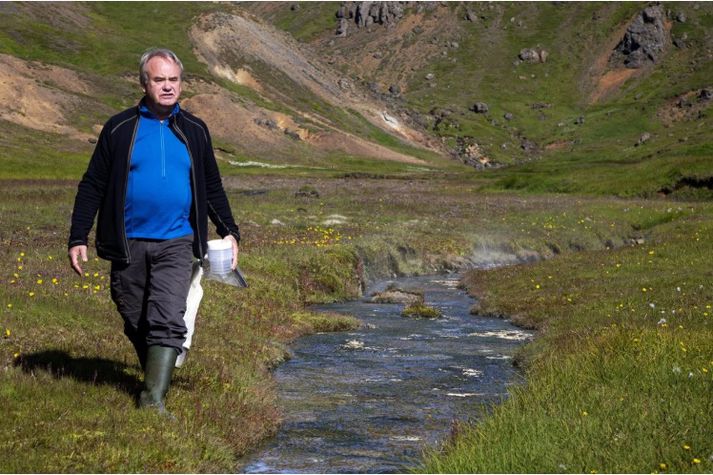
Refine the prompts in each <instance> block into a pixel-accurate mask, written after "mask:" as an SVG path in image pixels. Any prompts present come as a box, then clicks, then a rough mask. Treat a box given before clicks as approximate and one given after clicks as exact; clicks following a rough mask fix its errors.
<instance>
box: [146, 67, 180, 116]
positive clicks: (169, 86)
mask: <svg viewBox="0 0 713 475" xmlns="http://www.w3.org/2000/svg"><path fill="white" fill-rule="evenodd" d="M144 68H145V71H146V73H147V75H148V80H147V82H146V85H145V86H144V92H145V93H146V99H147V101H148V106H149V108H151V109H154V112H159V115H165V114H168V113H170V112H171V110H172V109H173V106H174V105H176V102H178V97H179V96H180V95H181V68H180V67H179V66H178V65H177V64H176V63H174V62H173V61H171V60H170V59H166V58H163V57H161V56H154V57H153V58H151V59H150V60H149V61H148V62H147V63H146V65H145V66H144Z"/></svg>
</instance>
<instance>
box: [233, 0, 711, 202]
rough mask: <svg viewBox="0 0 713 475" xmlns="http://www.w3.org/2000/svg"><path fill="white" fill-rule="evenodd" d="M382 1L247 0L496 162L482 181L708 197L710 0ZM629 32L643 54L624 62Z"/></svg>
mask: <svg viewBox="0 0 713 475" xmlns="http://www.w3.org/2000/svg"><path fill="white" fill-rule="evenodd" d="M382 5H385V6H382V7H378V6H377V7H375V6H373V5H372V6H371V10H369V11H365V12H362V11H361V10H360V8H364V7H366V8H369V6H368V4H367V3H366V2H346V3H345V6H344V8H343V9H342V13H339V8H338V7H337V5H336V4H333V3H331V4H330V3H320V4H312V3H310V4H299V5H298V8H295V7H294V5H292V4H289V3H283V4H269V3H268V4H263V3H257V4H253V5H250V6H249V7H246V8H247V9H249V10H250V11H251V12H254V13H255V14H258V15H261V16H262V17H263V18H265V19H267V20H268V21H270V22H272V23H274V24H276V25H279V26H281V27H282V28H283V29H285V30H286V31H288V32H290V33H291V34H292V35H294V36H295V37H297V38H300V39H301V41H303V42H304V43H306V44H308V45H309V46H310V47H311V48H313V49H314V50H315V51H318V52H319V53H320V54H321V55H322V56H323V57H325V58H326V59H327V61H328V62H329V63H332V64H333V65H334V67H335V68H337V69H339V70H340V71H342V72H343V73H344V74H345V75H347V76H348V77H350V79H352V80H353V81H354V82H356V83H361V84H364V85H365V86H366V87H368V88H370V90H372V91H373V94H374V96H375V97H381V98H384V99H385V100H388V101H390V102H391V103H393V104H395V105H397V106H398V107H401V108H403V109H406V110H409V111H412V112H411V113H410V115H411V116H412V117H414V120H416V122H417V123H420V124H422V125H423V126H424V127H425V128H426V129H427V130H429V131H430V133H432V134H433V135H435V136H436V137H439V138H441V140H442V141H443V142H444V143H445V145H446V147H447V148H448V150H449V151H450V153H451V154H452V155H453V156H455V157H457V158H458V159H460V160H462V161H463V162H466V163H469V164H471V165H474V166H476V167H478V168H488V167H498V166H503V165H508V167H507V169H503V170H499V171H496V172H494V173H488V174H484V175H483V176H486V177H488V178H491V179H492V180H493V181H494V183H492V184H491V185H490V186H492V187H496V188H522V189H529V190H533V191H546V190H549V191H564V192H568V191H589V192H595V193H608V192H613V193H617V194H623V195H637V194H642V195H646V196H653V195H655V194H657V193H661V194H670V193H671V192H674V193H676V194H679V195H686V194H688V195H691V194H693V195H696V196H710V192H709V185H702V184H705V183H709V182H710V171H709V166H708V164H709V163H710V162H709V160H710V159H711V156H712V154H713V150H712V149H711V146H710V143H711V132H710V130H711V127H710V123H709V122H710V118H709V117H708V116H709V114H710V107H711V104H713V102H711V100H710V95H711V83H710V77H711V74H712V73H713V61H711V59H713V34H712V31H713V30H712V29H711V27H712V26H713V7H712V6H711V4H709V3H706V2H699V3H688V2H672V3H663V4H646V3H603V4H602V3H585V2H572V3H570V2H547V3H544V2H542V3H540V2H538V3H437V2H434V3H426V4H418V3H408V2H384V3H383V4H382ZM649 5H651V7H650V8H651V9H652V11H653V12H654V13H653V15H654V16H655V18H651V21H650V22H647V21H645V20H643V12H644V10H645V9H646V7H647V6H649ZM379 8H381V10H379ZM337 16H342V19H337ZM639 17H642V18H641V19H639V20H637V18H639ZM642 20H643V21H642ZM637 21H639V22H640V23H641V24H642V25H643V26H638V27H637V24H636V22H637ZM316 25H321V26H322V29H316ZM632 25H633V27H632ZM647 25H652V26H656V27H657V28H658V29H659V30H660V34H661V37H660V38H655V37H654V38H652V34H651V33H650V32H647V31H645V29H646V28H647ZM637 28H638V31H637ZM629 31H633V32H634V36H632V35H631V34H630V33H628V32H629ZM636 33H639V34H638V36H636ZM627 37H628V40H627ZM632 37H633V38H635V39H634V40H633V41H634V43H635V46H638V45H637V44H636V41H641V42H642V46H641V48H639V51H638V53H641V52H642V51H646V54H647V55H649V56H646V55H644V56H646V57H645V58H644V59H643V60H640V61H638V62H636V64H635V62H632V61H629V63H628V64H624V63H625V61H626V55H623V54H622V53H621V50H622V47H621V46H620V45H622V44H627V41H628V42H629V43H631V42H632V40H631V38H632ZM646 41H648V42H649V44H647V43H646ZM657 42H658V43H659V44H657ZM647 48H648V49H647ZM617 49H618V50H619V52H617ZM631 49H634V48H631ZM649 49H650V50H651V51H649ZM542 52H544V55H542V56H540V55H539V54H540V53H542ZM649 53H650V54H649ZM635 56H636V54H633V55H632V58H633V57H635ZM652 58H653V59H652ZM634 66H636V67H634ZM523 164H524V165H523ZM511 165H514V166H511ZM593 173H594V175H592V174H593ZM593 177H596V178H597V180H596V181H594V182H593V181H592V178H593ZM622 177H625V178H622ZM692 184H693V186H694V187H695V186H696V184H700V185H699V186H700V187H702V188H703V189H704V191H701V189H697V190H692V189H691V188H692V186H691V185H692Z"/></svg>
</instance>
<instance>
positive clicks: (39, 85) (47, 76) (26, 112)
mask: <svg viewBox="0 0 713 475" xmlns="http://www.w3.org/2000/svg"><path fill="white" fill-rule="evenodd" d="M90 92H91V88H90V86H89V85H88V84H87V83H86V82H85V81H84V80H82V79H81V78H80V77H79V75H78V74H77V73H76V72H74V71H71V70H69V69H64V68H60V67H57V66H49V65H45V64H42V63H38V62H34V61H33V62H27V61H23V60H21V59H17V58H15V57H13V56H9V55H4V54H0V118H1V119H4V120H7V121H10V122H13V123H16V124H19V125H22V126H23V127H28V128H30V129H35V130H41V131H44V132H53V133H59V134H64V135H70V136H72V137H75V138H79V139H84V140H86V139H88V138H90V137H91V135H88V134H85V133H82V132H79V131H78V130H76V129H74V128H72V127H70V126H69V125H68V124H69V121H68V117H70V116H71V114H73V113H76V111H77V110H79V109H81V107H82V104H83V102H84V99H83V98H82V97H80V95H85V94H89V93H90Z"/></svg>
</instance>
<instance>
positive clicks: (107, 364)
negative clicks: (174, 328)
mask: <svg viewBox="0 0 713 475" xmlns="http://www.w3.org/2000/svg"><path fill="white" fill-rule="evenodd" d="M15 366H19V367H20V368H22V371H24V372H25V373H33V372H35V371H46V372H48V373H50V374H51V375H52V376H53V377H55V378H56V379H62V378H72V379H75V380H77V381H81V382H85V383H90V384H106V385H110V386H114V387H116V388H117V389H120V390H122V391H125V392H127V393H129V394H135V393H136V391H137V389H138V388H139V387H140V384H141V381H140V380H139V379H138V378H137V377H136V376H133V375H131V374H128V372H127V371H126V369H127V368H129V366H128V365H126V364H124V363H118V362H116V361H111V360H107V359H104V358H74V357H72V356H70V355H69V354H68V353H67V352H66V351H59V350H48V351H41V352H38V353H32V354H28V355H22V356H20V357H19V358H18V359H17V360H16V361H15Z"/></svg>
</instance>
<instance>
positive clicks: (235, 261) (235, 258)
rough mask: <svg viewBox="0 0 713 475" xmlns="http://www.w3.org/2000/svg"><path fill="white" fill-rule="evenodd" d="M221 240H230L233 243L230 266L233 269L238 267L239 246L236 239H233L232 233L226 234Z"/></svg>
mask: <svg viewBox="0 0 713 475" xmlns="http://www.w3.org/2000/svg"><path fill="white" fill-rule="evenodd" d="M223 241H230V243H231V244H232V245H233V264H232V265H231V268H232V269H233V270H235V269H237V268H238V252H239V250H240V249H239V246H238V240H237V239H235V236H233V235H232V234H228V235H227V236H225V237H224V238H223Z"/></svg>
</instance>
